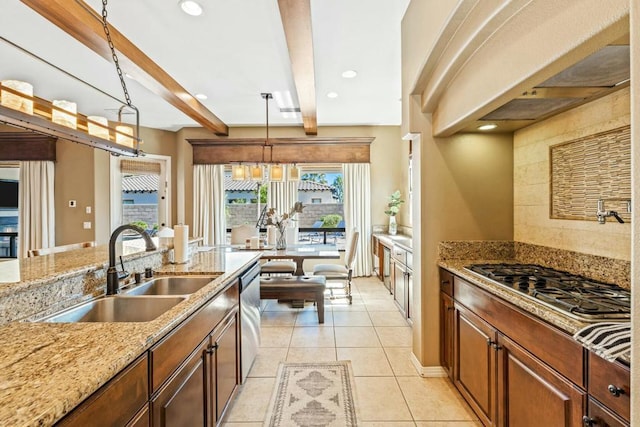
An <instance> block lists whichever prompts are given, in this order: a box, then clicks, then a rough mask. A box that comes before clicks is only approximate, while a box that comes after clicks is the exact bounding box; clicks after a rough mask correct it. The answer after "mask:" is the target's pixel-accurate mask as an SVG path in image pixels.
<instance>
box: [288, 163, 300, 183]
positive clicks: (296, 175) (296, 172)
mask: <svg viewBox="0 0 640 427" xmlns="http://www.w3.org/2000/svg"><path fill="white" fill-rule="evenodd" d="M287 172H288V174H287V178H288V180H289V181H300V168H299V167H298V166H296V165H295V164H293V165H290V166H289V167H287Z"/></svg>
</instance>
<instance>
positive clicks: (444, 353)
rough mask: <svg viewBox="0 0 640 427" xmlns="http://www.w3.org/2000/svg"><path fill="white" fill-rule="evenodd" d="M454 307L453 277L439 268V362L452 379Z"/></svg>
mask: <svg viewBox="0 0 640 427" xmlns="http://www.w3.org/2000/svg"><path fill="white" fill-rule="evenodd" d="M454 326H455V307H454V305H453V277H452V276H451V273H449V272H448V271H447V270H444V269H440V364H441V365H442V367H443V368H444V369H445V371H447V375H448V376H449V379H451V381H453V362H454V361H453V336H454V331H453V328H454Z"/></svg>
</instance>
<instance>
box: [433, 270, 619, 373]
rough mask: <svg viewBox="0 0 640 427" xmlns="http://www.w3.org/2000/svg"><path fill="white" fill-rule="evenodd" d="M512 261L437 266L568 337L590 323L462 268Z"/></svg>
mask: <svg viewBox="0 0 640 427" xmlns="http://www.w3.org/2000/svg"><path fill="white" fill-rule="evenodd" d="M515 262H516V261H515V260H513V259H508V260H496V259H491V260H478V259H469V260H464V259H450V260H440V261H439V262H438V265H439V266H440V267H442V268H445V269H446V270H449V271H450V272H452V273H453V274H455V275H456V276H459V277H461V278H463V279H465V280H467V281H469V282H471V283H473V284H474V285H476V286H478V287H480V288H482V289H484V290H486V291H488V292H489V293H491V294H493V295H496V296H498V297H499V298H501V299H503V300H506V301H508V302H510V303H512V304H514V305H516V306H517V307H519V308H521V309H523V310H525V311H527V312H529V313H531V314H533V315H535V316H537V317H539V318H540V319H542V320H544V321H546V322H547V323H550V324H551V325H553V326H556V327H557V328H559V329H561V330H563V331H565V332H567V333H568V334H570V335H573V334H575V333H576V332H577V331H578V330H580V329H582V328H583V327H585V326H587V325H590V324H592V323H589V322H584V321H580V320H576V319H573V318H571V317H569V316H567V315H565V314H562V313H560V312H557V311H555V310H552V309H550V308H548V307H547V306H545V305H543V304H541V303H539V302H537V301H535V300H531V299H529V298H526V297H524V296H523V295H522V294H520V293H519V292H517V291H516V290H514V289H511V288H507V287H505V286H501V285H499V284H496V283H494V282H492V281H490V280H487V279H484V278H482V277H481V276H478V275H476V274H473V273H472V272H470V271H468V270H466V269H465V268H464V267H465V266H467V265H470V264H496V263H515ZM620 359H621V360H622V361H623V362H625V363H626V364H629V363H630V359H628V358H625V357H622V358H620Z"/></svg>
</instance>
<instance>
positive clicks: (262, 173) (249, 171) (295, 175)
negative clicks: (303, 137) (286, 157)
mask: <svg viewBox="0 0 640 427" xmlns="http://www.w3.org/2000/svg"><path fill="white" fill-rule="evenodd" d="M260 96H261V97H262V99H264V101H265V115H266V121H265V122H266V130H267V131H266V138H265V140H264V144H263V145H262V161H261V162H260V163H252V164H249V165H245V164H243V163H242V162H240V163H238V164H233V165H232V166H231V178H232V179H233V180H235V181H258V182H262V181H272V182H282V181H300V168H299V167H298V166H297V165H296V164H295V163H294V164H290V165H283V164H281V163H279V162H275V163H274V162H273V145H272V144H270V143H269V100H270V99H273V95H272V94H271V93H261V94H260ZM267 149H268V150H269V160H268V161H267V160H266V159H265V151H266V150H267Z"/></svg>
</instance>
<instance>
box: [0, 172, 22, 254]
mask: <svg viewBox="0 0 640 427" xmlns="http://www.w3.org/2000/svg"><path fill="white" fill-rule="evenodd" d="M19 180H20V168H19V167H18V165H10V164H3V163H0V258H9V257H12V258H15V257H16V256H17V253H18V252H17V245H18V186H19Z"/></svg>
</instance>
